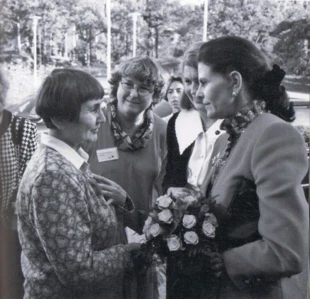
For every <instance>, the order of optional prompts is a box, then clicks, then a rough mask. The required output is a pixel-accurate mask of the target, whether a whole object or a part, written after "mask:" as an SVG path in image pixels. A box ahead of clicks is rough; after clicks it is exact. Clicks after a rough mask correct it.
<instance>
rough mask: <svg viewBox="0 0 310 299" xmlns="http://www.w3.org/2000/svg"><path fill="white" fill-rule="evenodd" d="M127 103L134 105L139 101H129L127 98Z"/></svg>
mask: <svg viewBox="0 0 310 299" xmlns="http://www.w3.org/2000/svg"><path fill="white" fill-rule="evenodd" d="M126 101H127V102H128V103H130V104H134V105H139V104H140V102H134V101H129V100H126Z"/></svg>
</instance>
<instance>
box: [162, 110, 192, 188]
mask: <svg viewBox="0 0 310 299" xmlns="http://www.w3.org/2000/svg"><path fill="white" fill-rule="evenodd" d="M178 115H179V113H175V114H174V115H173V116H172V117H171V118H170V119H169V122H168V126H167V150H168V154H167V165H166V174H165V177H164V181H163V192H164V193H166V192H167V190H168V188H170V187H184V186H185V185H186V183H187V173H186V172H187V164H188V161H189V158H190V156H191V153H192V149H193V146H194V144H195V142H193V143H192V144H191V145H190V146H188V147H187V148H186V150H185V151H184V152H183V153H182V155H180V151H179V145H178V140H177V137H176V133H175V122H176V119H177V117H178Z"/></svg>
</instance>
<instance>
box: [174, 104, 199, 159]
mask: <svg viewBox="0 0 310 299" xmlns="http://www.w3.org/2000/svg"><path fill="white" fill-rule="evenodd" d="M201 132H203V126H202V121H201V118H200V115H199V112H198V111H197V110H195V109H190V110H182V111H181V112H180V113H179V115H178V117H177V119H176V121H175V134H176V137H177V140H178V144H179V151H180V155H182V154H183V152H184V151H185V150H186V149H187V148H188V147H189V146H190V145H191V144H192V143H193V142H194V141H195V140H196V138H197V136H198V135H199V134H200V133H201Z"/></svg>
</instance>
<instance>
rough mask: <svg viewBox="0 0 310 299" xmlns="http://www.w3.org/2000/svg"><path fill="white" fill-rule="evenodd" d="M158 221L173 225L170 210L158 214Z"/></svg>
mask: <svg viewBox="0 0 310 299" xmlns="http://www.w3.org/2000/svg"><path fill="white" fill-rule="evenodd" d="M158 219H159V220H160V221H161V222H164V223H171V222H172V220H173V215H172V213H171V211H170V210H168V209H166V210H162V211H161V212H160V213H158Z"/></svg>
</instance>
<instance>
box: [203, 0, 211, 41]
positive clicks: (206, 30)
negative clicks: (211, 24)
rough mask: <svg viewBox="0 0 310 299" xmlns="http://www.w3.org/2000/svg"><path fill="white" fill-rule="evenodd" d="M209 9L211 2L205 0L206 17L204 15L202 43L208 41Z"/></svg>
mask: <svg viewBox="0 0 310 299" xmlns="http://www.w3.org/2000/svg"><path fill="white" fill-rule="evenodd" d="M208 8H209V1H208V0H205V5H204V15H203V37H202V41H204V42H205V41H207V39H208V38H207V34H208Z"/></svg>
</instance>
